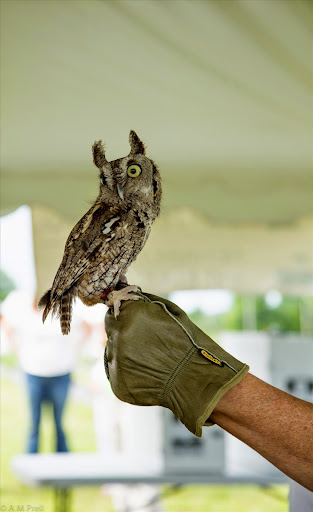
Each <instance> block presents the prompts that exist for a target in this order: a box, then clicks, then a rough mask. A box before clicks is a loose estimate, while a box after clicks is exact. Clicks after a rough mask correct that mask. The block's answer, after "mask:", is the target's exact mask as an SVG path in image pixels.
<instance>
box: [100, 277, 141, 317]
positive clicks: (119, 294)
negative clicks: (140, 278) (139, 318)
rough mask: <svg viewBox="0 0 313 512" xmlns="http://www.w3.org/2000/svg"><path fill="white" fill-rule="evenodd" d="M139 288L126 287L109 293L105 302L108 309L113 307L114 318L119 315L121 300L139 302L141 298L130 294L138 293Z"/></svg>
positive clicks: (133, 286) (134, 286)
mask: <svg viewBox="0 0 313 512" xmlns="http://www.w3.org/2000/svg"><path fill="white" fill-rule="evenodd" d="M138 290H139V288H138V286H136V285H130V286H126V287H125V288H122V289H121V290H115V291H113V292H110V293H109V295H108V296H107V299H106V301H105V303H106V305H107V306H108V307H113V311H114V316H115V318H117V317H118V315H119V314H120V306H121V302H122V300H139V299H141V297H140V296H139V295H136V294H135V293H132V292H138Z"/></svg>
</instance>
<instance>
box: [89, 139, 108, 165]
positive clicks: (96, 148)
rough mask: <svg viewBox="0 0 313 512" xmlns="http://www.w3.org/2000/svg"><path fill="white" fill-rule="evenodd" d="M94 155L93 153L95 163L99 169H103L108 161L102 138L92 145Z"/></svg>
mask: <svg viewBox="0 0 313 512" xmlns="http://www.w3.org/2000/svg"><path fill="white" fill-rule="evenodd" d="M92 155H93V163H94V164H95V165H96V166H97V167H98V169H102V167H103V166H104V164H105V163H106V162H107V159H106V158H105V152H104V146H103V144H102V140H98V141H97V142H95V143H94V145H93V146H92Z"/></svg>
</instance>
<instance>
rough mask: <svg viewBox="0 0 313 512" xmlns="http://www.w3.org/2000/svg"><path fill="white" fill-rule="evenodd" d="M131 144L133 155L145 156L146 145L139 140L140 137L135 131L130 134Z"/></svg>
mask: <svg viewBox="0 0 313 512" xmlns="http://www.w3.org/2000/svg"><path fill="white" fill-rule="evenodd" d="M129 144H130V147H131V153H132V154H133V155H138V154H140V155H144V154H145V151H146V148H145V145H144V143H143V142H142V141H141V140H140V139H139V137H138V135H137V133H136V132H134V130H131V131H130V132H129Z"/></svg>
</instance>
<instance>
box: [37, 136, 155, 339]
mask: <svg viewBox="0 0 313 512" xmlns="http://www.w3.org/2000/svg"><path fill="white" fill-rule="evenodd" d="M129 142H130V146H131V151H130V153H129V155H128V156H126V157H124V158H120V159H118V160H113V161H111V162H108V161H107V160H106V158H105V152H104V147H103V145H102V142H101V141H99V142H95V144H94V145H93V161H94V163H95V165H96V166H97V167H98V168H99V171H100V190H99V195H98V197H97V199H96V201H95V203H94V205H93V206H92V207H91V208H90V209H89V210H88V212H87V213H86V214H85V215H84V216H83V217H82V218H81V219H80V221H79V222H78V223H77V224H76V226H75V227H74V228H73V229H72V231H71V233H70V235H69V237H68V239H67V242H66V245H65V250H64V255H63V259H62V262H61V265H60V267H59V269H58V271H57V273H56V276H55V278H54V281H53V285H52V288H51V289H50V290H48V291H47V292H46V293H45V294H44V295H43V296H42V298H41V299H40V301H39V307H44V308H45V309H44V312H43V322H44V321H45V319H46V318H47V315H48V314H49V313H50V312H52V314H55V315H58V316H60V323H61V329H62V333H63V334H68V333H69V331H70V324H71V316H72V302H73V299H74V298H75V297H76V296H78V297H79V298H80V299H81V300H82V301H83V303H84V304H86V305H87V306H92V305H94V304H97V303H99V302H105V300H106V298H107V295H108V294H109V293H110V292H111V291H112V290H114V288H115V287H116V285H117V283H118V282H119V281H120V280H122V279H123V276H125V274H126V272H127V269H128V267H129V265H130V264H131V263H132V262H133V261H134V260H135V258H136V257H137V255H138V253H139V252H140V251H141V249H142V248H143V246H144V245H145V243H146V240H147V238H148V236H149V233H150V229H151V225H152V223H153V221H154V220H155V219H156V217H157V216H158V215H159V213H160V201H161V193H162V191H161V178H160V173H159V171H158V169H157V167H156V165H155V164H154V162H153V161H152V160H150V159H149V158H148V157H146V155H145V147H144V144H143V143H142V142H141V140H140V139H139V137H138V136H137V135H136V133H135V132H134V131H131V132H130V135H129ZM129 288H130V289H129V290H126V293H127V291H132V290H133V287H129ZM115 293H119V292H115ZM126 293H124V295H122V299H123V300H126ZM111 296H112V294H111ZM127 298H135V297H133V296H132V294H131V293H130V294H129V296H128V297H127ZM111 304H112V298H111ZM115 306H116V305H115ZM116 311H117V314H118V306H116Z"/></svg>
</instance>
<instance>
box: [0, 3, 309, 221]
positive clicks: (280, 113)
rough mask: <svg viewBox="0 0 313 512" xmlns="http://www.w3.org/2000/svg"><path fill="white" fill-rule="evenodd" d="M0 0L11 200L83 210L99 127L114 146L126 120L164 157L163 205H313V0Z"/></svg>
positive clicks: (224, 216) (297, 208) (263, 208)
mask: <svg viewBox="0 0 313 512" xmlns="http://www.w3.org/2000/svg"><path fill="white" fill-rule="evenodd" d="M1 6H2V16H1V19H2V23H3V26H2V52H3V57H2V84H1V85H2V87H1V89H2V123H3V125H2V132H1V133H2V144H1V146H2V148H1V149H2V168H3V179H4V184H7V189H6V190H7V194H6V196H5V197H3V200H2V207H3V211H7V210H9V209H12V208H15V207H16V206H18V205H19V204H22V203H30V202H31V203H34V202H42V203H43V204H47V205H49V206H52V207H54V208H55V209H57V210H59V211H60V212H62V213H63V214H65V215H68V216H71V217H72V218H76V217H77V216H79V215H80V214H81V213H83V212H84V200H86V199H89V198H88V197H87V198H86V195H85V191H86V188H85V187H87V190H88V192H89V190H90V191H92V197H94V195H95V192H94V189H95V187H96V179H97V178H96V176H97V172H96V170H95V168H93V166H92V163H91V152H90V149H91V145H92V143H93V141H94V140H98V139H99V138H103V139H105V141H106V143H107V153H108V158H112V159H113V158H117V157H119V156H122V155H124V154H127V153H128V151H129V147H128V133H129V130H130V129H135V130H137V131H138V133H139V134H140V135H141V136H142V138H143V139H144V140H145V142H146V143H147V145H148V151H149V154H150V155H151V156H152V157H153V158H154V159H155V160H156V161H157V162H158V163H159V164H160V167H161V170H162V171H163V176H164V182H165V190H166V194H165V207H168V208H171V207H186V206H187V207H190V208H198V209H199V210H200V211H201V212H202V213H204V214H206V215H207V216H208V217H209V218H210V219H212V220H232V221H236V220H238V221H240V220H247V219H249V220H252V221H253V220H255V221H257V222H259V221H263V220H264V221H266V222H289V221H292V220H294V219H296V218H298V217H299V216H301V215H305V214H308V213H309V211H312V201H311V197H310V194H309V183H310V179H311V177H312V173H311V164H312V144H311V136H312V133H311V127H312V97H311V90H310V85H311V84H310V80H311V71H312V64H311V57H312V39H311V34H310V26H309V22H310V16H311V18H312V4H310V2H306V1H302V0H298V1H297V2H290V1H288V0H275V2H273V1H272V0H259V1H251V0H243V1H242V0H236V1H232V2H229V1H223V0H216V1H215V0H213V1H202V0H200V1H198V0H192V1H189V0H187V1H185V0H180V1H176V0H173V1H172V0H166V1H163V0H160V1H155V0H148V1H145V2H142V1H141V0H130V1H119V0H114V1H110V0H105V1H98V0H95V1H94V0H89V1H75V0H68V1H67V0H63V1H62V2H60V1H58V0H56V1H50V0H45V1H44V2H38V1H37V0H35V1H33V0H27V2H25V1H15V0H9V1H3V2H1ZM69 176H71V178H72V179H71V180H70V179H69ZM52 182H53V183H52ZM65 185H66V190H65V189H64V190H62V192H61V194H60V195H59V194H58V191H60V189H61V188H64V187H65ZM68 186H69V189H68V188H67V187H68ZM51 187H52V188H51ZM37 188H38V193H37V195H36V190H37ZM76 188H77V194H76ZM73 190H74V192H75V193H74V194H73V193H72V192H73ZM66 194H67V198H68V199H69V201H68V205H66V204H65V203H67V201H64V199H65V197H66ZM76 195H77V201H76Z"/></svg>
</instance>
